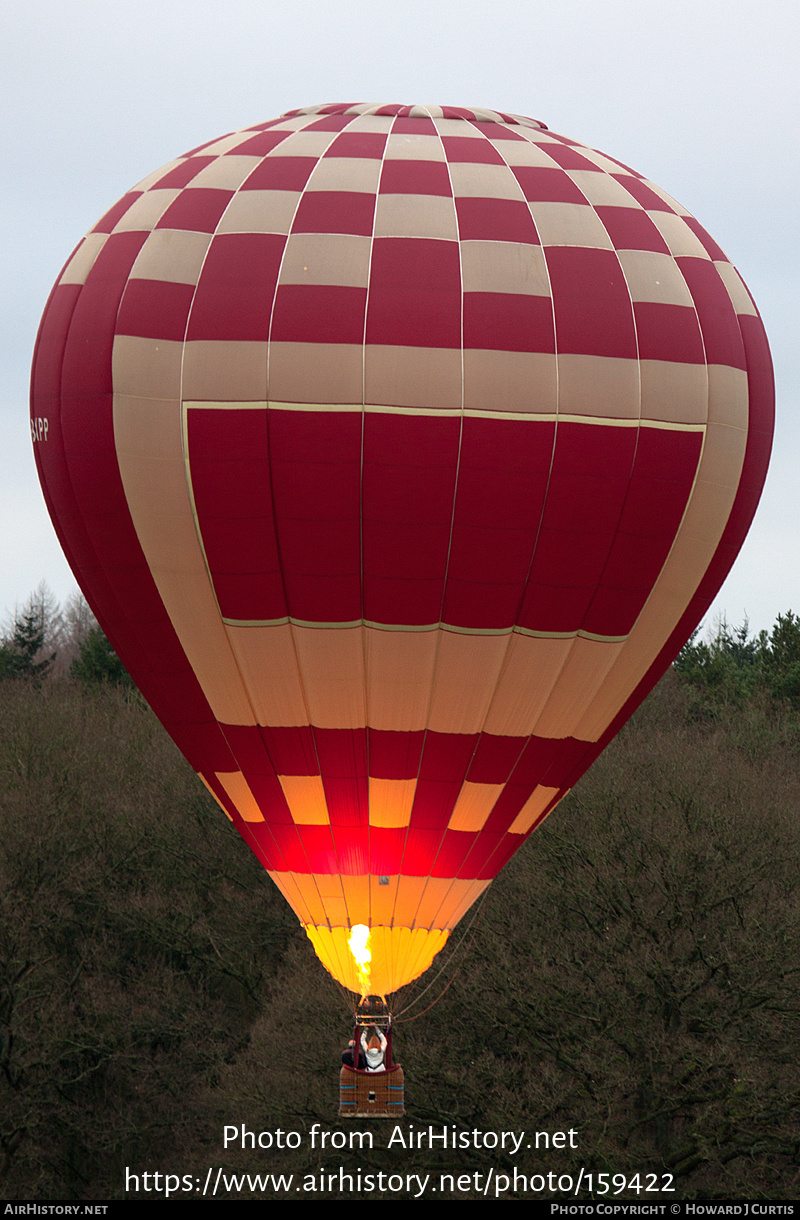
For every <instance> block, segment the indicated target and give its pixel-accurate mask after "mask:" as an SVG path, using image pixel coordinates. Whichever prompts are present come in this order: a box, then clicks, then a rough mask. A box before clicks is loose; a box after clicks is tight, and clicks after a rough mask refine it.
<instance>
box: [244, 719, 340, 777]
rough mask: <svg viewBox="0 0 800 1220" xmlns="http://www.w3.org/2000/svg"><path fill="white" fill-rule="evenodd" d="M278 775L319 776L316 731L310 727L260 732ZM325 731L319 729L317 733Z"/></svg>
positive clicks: (263, 728)
mask: <svg viewBox="0 0 800 1220" xmlns="http://www.w3.org/2000/svg"><path fill="white" fill-rule="evenodd" d="M258 731H259V733H260V734H261V737H262V738H263V740H264V743H265V745H266V747H267V751H268V753H269V757H270V759H271V761H272V765H273V767H274V768H275V771H276V773H277V774H278V775H319V762H318V760H317V748H316V743H315V730H314V729H312V728H311V727H310V726H309V725H299V726H297V727H278V728H274V727H273V728H265V727H263V726H262V727H261V728H260V729H259V730H258ZM323 731H324V730H322V729H317V730H316V733H321V732H323Z"/></svg>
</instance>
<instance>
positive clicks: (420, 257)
mask: <svg viewBox="0 0 800 1220" xmlns="http://www.w3.org/2000/svg"><path fill="white" fill-rule="evenodd" d="M386 164H391V163H390V162H386ZM397 164H401V163H400V162H397ZM402 164H404V165H406V164H408V162H402ZM367 343H388V344H402V345H408V346H410V347H460V346H461V264H460V260H459V254H458V242H455V241H438V240H434V239H432V238H411V237H377V238H375V240H374V242H373V245H372V267H371V271H370V286H369V308H368V312H367Z"/></svg>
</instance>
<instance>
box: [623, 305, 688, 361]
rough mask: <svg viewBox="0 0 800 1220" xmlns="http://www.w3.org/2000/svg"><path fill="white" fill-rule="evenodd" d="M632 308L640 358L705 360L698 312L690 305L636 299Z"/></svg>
mask: <svg viewBox="0 0 800 1220" xmlns="http://www.w3.org/2000/svg"><path fill="white" fill-rule="evenodd" d="M633 312H634V317H635V318H636V334H637V336H638V339H639V358H640V359H641V360H675V361H678V362H679V363H685V364H705V352H704V350H703V340H702V338H701V336H700V327H699V326H698V324H697V315H696V314H695V311H694V310H693V309H692V308H691V307H690V306H688V305H666V304H664V303H663V302H660V301H658V302H657V301H634V305H633Z"/></svg>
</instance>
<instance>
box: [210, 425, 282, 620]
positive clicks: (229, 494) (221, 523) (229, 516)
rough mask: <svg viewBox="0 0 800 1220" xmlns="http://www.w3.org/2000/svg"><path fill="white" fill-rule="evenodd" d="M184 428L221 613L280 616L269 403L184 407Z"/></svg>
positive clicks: (259, 617)
mask: <svg viewBox="0 0 800 1220" xmlns="http://www.w3.org/2000/svg"><path fill="white" fill-rule="evenodd" d="M188 436H189V460H190V463H191V475H192V488H193V492H194V501H195V507H196V510H197V519H198V522H199V525H200V533H201V536H202V540H203V547H204V550H205V554H206V558H207V560H208V566H209V571H210V574H211V579H212V581H213V583H214V589H215V592H216V594H217V599H218V601H219V606H220V610H221V612H222V614H223V616H224V617H226V618H232V619H277V618H282V617H283V616H284V615H285V614H286V613H287V608H286V599H285V597H284V591H283V581H282V575H281V564H280V556H279V553H278V544H277V538H276V535H275V522H274V519H273V509H272V495H271V486H270V470H269V451H268V434H267V412H266V410H264V411H246V410H242V411H234V410H212V409H203V410H193V411H189V413H188Z"/></svg>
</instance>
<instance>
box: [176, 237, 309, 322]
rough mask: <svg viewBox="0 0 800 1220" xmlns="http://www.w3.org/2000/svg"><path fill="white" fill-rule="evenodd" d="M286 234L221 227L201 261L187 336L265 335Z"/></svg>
mask: <svg viewBox="0 0 800 1220" xmlns="http://www.w3.org/2000/svg"><path fill="white" fill-rule="evenodd" d="M285 244H286V238H285V237H283V236H282V235H280V236H279V235H278V234H275V233H220V234H218V235H217V236H216V237H214V238H212V240H211V244H210V246H209V248H208V253H207V255H206V258H205V260H204V262H203V268H202V272H201V274H200V280H199V283H198V285H197V290H196V293H195V298H194V304H193V306H192V312H191V316H190V318H189V329H188V334H187V338H188V339H227V340H238V341H242V342H247V341H253V342H256V341H259V340H260V341H262V342H263V341H265V340H266V339H267V337H268V335H269V319H270V311H271V309H272V301H273V297H274V295H275V285H276V283H277V281H278V271H279V269H280V265H281V258H282V256H283V248H284V245H285Z"/></svg>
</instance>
